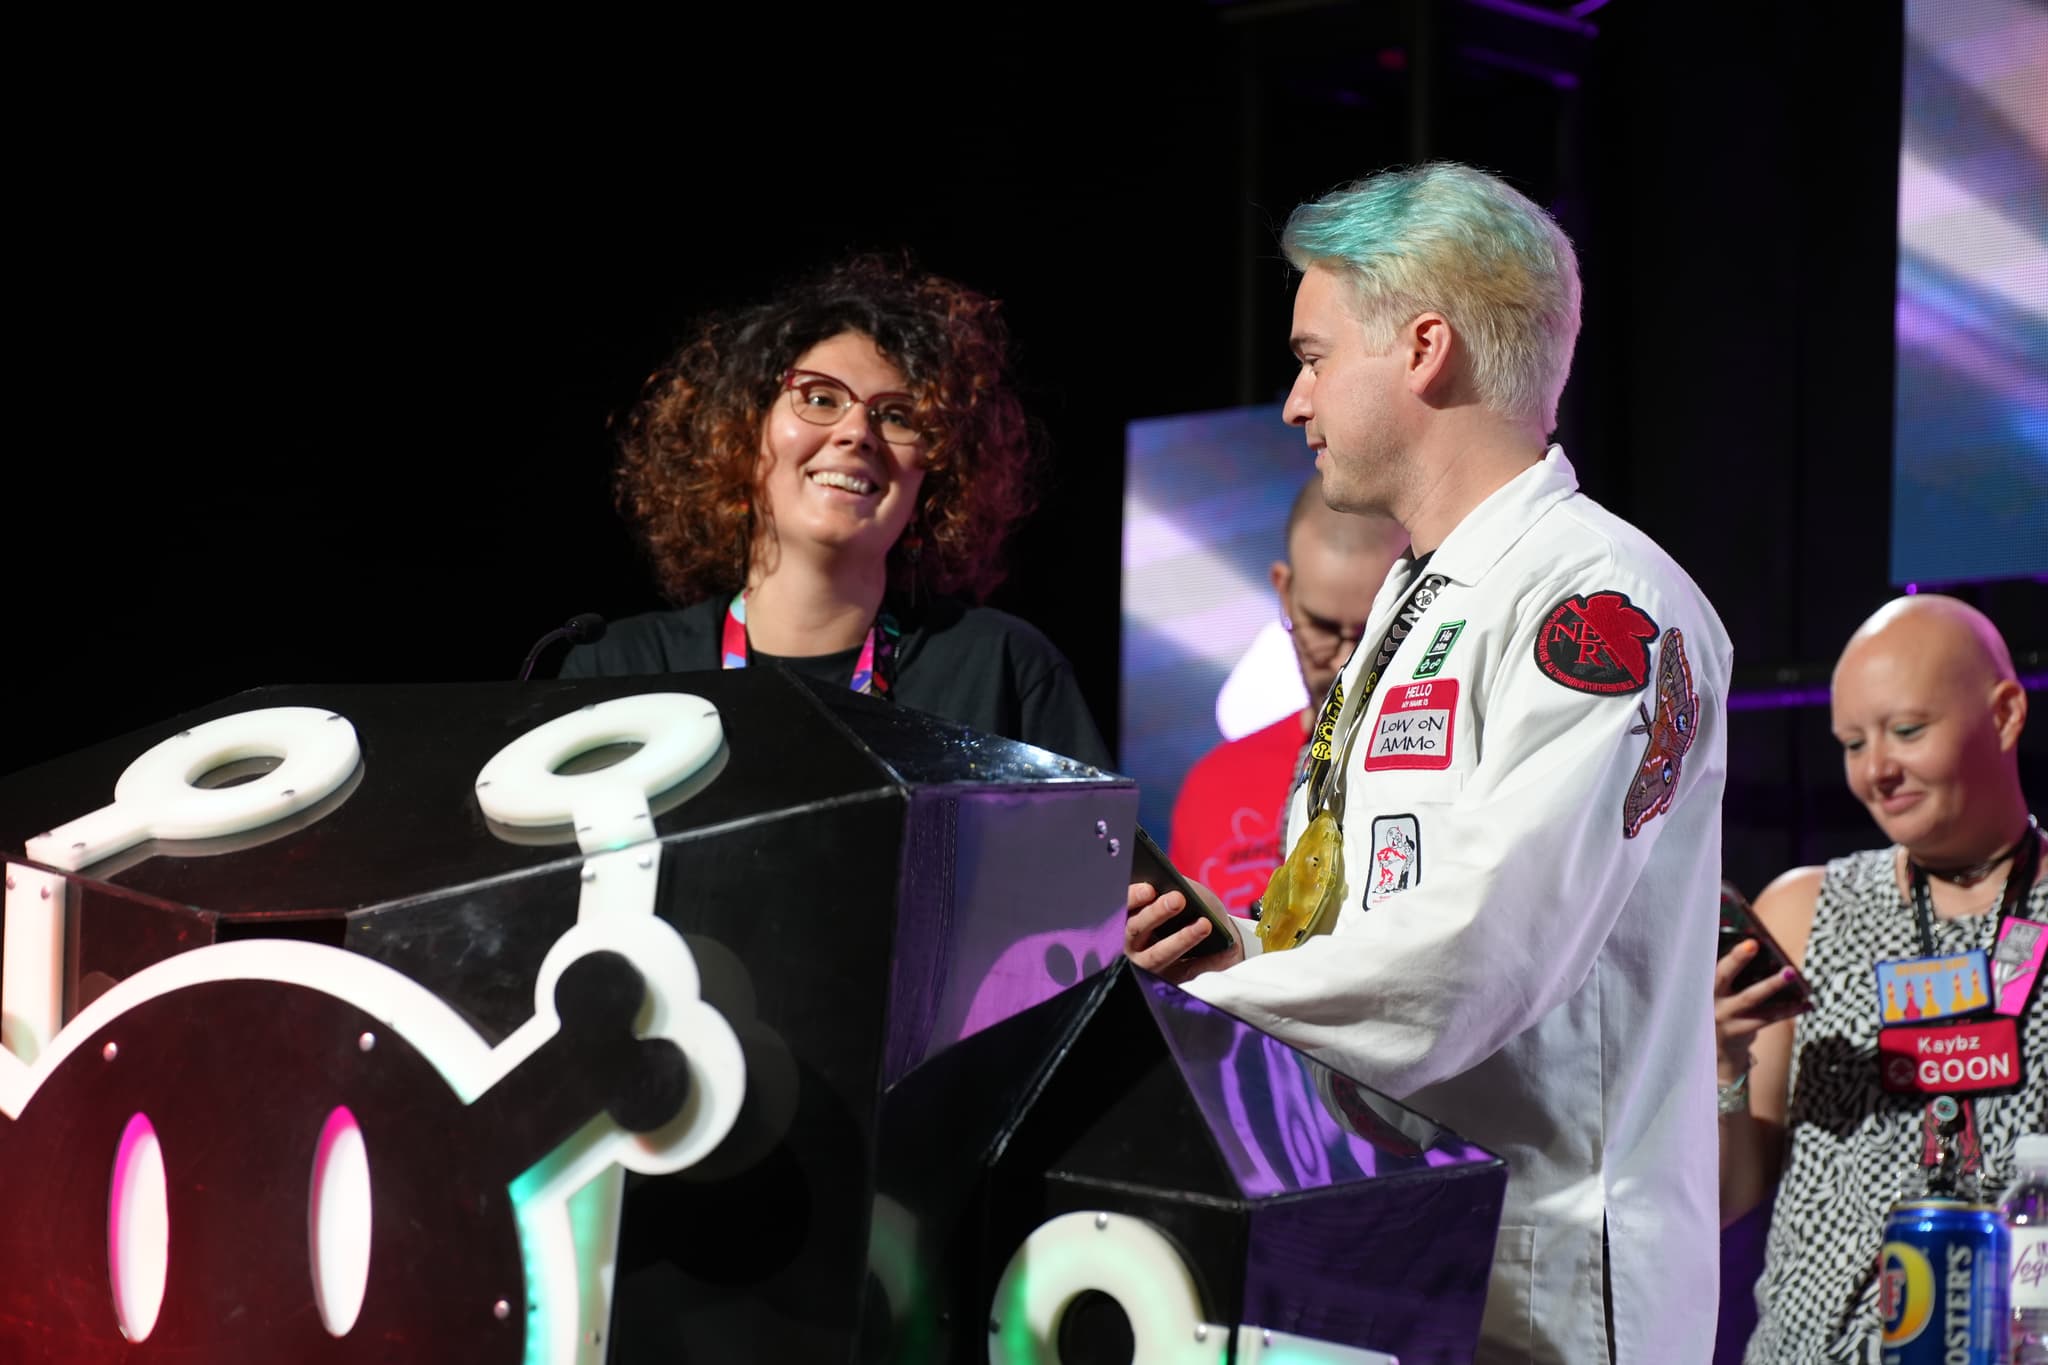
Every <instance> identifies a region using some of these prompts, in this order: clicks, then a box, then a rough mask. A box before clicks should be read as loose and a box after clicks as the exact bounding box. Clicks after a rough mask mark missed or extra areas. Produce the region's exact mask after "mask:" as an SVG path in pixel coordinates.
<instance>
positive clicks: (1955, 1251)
mask: <svg viewBox="0 0 2048 1365" xmlns="http://www.w3.org/2000/svg"><path fill="white" fill-rule="evenodd" d="M2007 1236H2008V1234H2007V1233H2006V1230H2005V1220H2004V1219H2002V1218H2000V1217H1999V1216H1998V1210H1997V1209H1996V1208H1994V1207H1992V1206H1991V1205H1989V1204H1977V1203H1971V1202H1968V1201H1966V1200H1961V1199H1902V1200H1900V1201H1899V1202H1898V1203H1897V1204H1894V1205H1893V1206H1892V1210H1891V1214H1890V1216H1889V1217H1887V1218H1886V1219H1885V1225H1884V1253H1883V1256H1882V1258H1881V1261H1880V1264H1879V1268H1878V1281H1877V1310H1878V1320H1879V1323H1880V1325H1881V1326H1882V1328H1883V1337H1884V1365H2004V1362H2005V1356H2006V1334H2007V1322H2006V1316H2007V1314H2006V1295H2007V1293H2008V1292H2009V1286H2008V1285H2007V1283H2006V1266H2007V1260H2008V1256H2009V1252H2008V1250H2007V1245H2008V1243H2007Z"/></svg>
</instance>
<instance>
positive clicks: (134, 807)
mask: <svg viewBox="0 0 2048 1365" xmlns="http://www.w3.org/2000/svg"><path fill="white" fill-rule="evenodd" d="M361 752H362V751H361V749H360V748H359V747H358V746H357V744H356V727H355V726H353V725H351V724H349V723H348V721H347V720H346V719H345V718H344V717H342V716H338V715H336V714H335V713H334V712H332V711H324V710H321V709H320V708H318V707H313V706H270V707H265V708H264V709H263V710H261V711H242V712H239V713H237V714H235V715H232V716H222V717H221V718H220V719H219V720H209V721H207V722H205V723H204V724H202V725H195V726H193V727H192V728H191V729H189V730H185V731H182V732H181V733H179V734H176V735H173V736H171V738H169V739H167V740H165V741H164V742H163V743H161V744H159V745H157V746H156V747H155V748H153V749H150V750H148V751H147V752H146V753H144V754H143V755H142V756H141V757H140V758H138V759H136V760H135V761H134V762H133V763H130V764H129V765H128V768H127V771H125V772H123V773H122V774H121V780H120V781H118V782H116V783H115V784H114V804H115V805H117V806H122V807H125V808H127V809H128V810H130V811H132V812H134V815H135V816H136V817H137V818H138V819H139V820H140V821H141V822H142V823H143V824H144V825H145V826H146V827H147V829H148V832H149V834H150V835H151V836H154V837H155V838H158V839H215V838H219V837H220V836H222V835H224V834H241V833H243V832H244V831H247V830H252V829H256V828H258V827H260V826H263V825H267V824H269V823H270V822H271V821H273V820H282V819H284V817H286V816H287V815H296V814H298V813H299V812H300V811H302V810H304V809H305V808H306V807H308V806H310V805H313V804H314V803H315V802H317V801H320V800H322V799H324V798H325V797H327V796H328V795H329V794H331V793H332V792H333V791H334V789H335V788H337V787H339V786H340V785H341V784H342V783H343V782H346V781H347V780H348V775H349V774H350V773H352V772H354V771H355V770H356V760H357V759H358V758H359V757H360V756H361ZM280 756H281V757H282V758H283V760H284V761H283V762H281V763H279V764H278V765H277V766H276V767H275V768H272V769H271V770H270V771H269V772H267V773H265V774H263V775H262V776H261V777H258V778H256V779H254V780H253V781H249V782H244V783H241V784H240V785H238V786H233V787H216V788H212V789H210V790H209V789H207V788H204V787H195V786H193V785H192V783H193V781H194V780H195V779H196V778H199V777H202V776H204V775H205V774H207V773H209V772H212V771H213V770H214V769H215V768H218V767H220V766H221V765H222V764H224V763H233V762H235V761H237V760H238V759H244V758H276V757H280ZM110 851H111V850H110Z"/></svg>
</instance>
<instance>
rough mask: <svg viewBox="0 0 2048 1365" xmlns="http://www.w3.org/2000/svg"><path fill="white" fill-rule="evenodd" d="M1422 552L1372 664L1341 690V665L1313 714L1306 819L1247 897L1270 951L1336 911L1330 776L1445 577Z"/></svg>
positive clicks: (1335, 795) (1340, 854)
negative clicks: (1255, 893) (1427, 570)
mask: <svg viewBox="0 0 2048 1365" xmlns="http://www.w3.org/2000/svg"><path fill="white" fill-rule="evenodd" d="M1427 559H1428V556H1424V557H1423V559H1421V560H1417V561H1416V563H1415V575H1416V582H1415V586H1414V587H1412V588H1410V589H1409V590H1408V594H1407V596H1406V597H1404V598H1403V599H1402V601H1401V605H1400V606H1398V607H1396V608H1395V609H1394V616H1393V619H1392V620H1391V621H1389V622H1388V623H1387V629H1386V631H1385V633H1384V634H1382V635H1381V636H1380V640H1379V643H1378V644H1377V645H1375V646H1374V647H1373V655H1372V666H1371V667H1370V668H1369V669H1366V670H1365V671H1364V674H1363V676H1362V677H1361V678H1360V679H1359V689H1358V691H1357V693H1356V694H1354V695H1352V696H1350V697H1347V696H1346V695H1345V691H1344V674H1343V672H1342V671H1341V670H1340V671H1339V672H1338V674H1337V679H1336V681H1335V682H1333V683H1331V684H1330V695H1329V696H1328V697H1327V698H1325V699H1324V701H1323V709H1322V712H1321V714H1320V715H1319V716H1318V717H1317V718H1316V728H1315V734H1314V736H1313V738H1312V740H1311V742H1310V744H1309V759H1308V774H1307V776H1306V777H1305V778H1304V779H1303V781H1304V782H1305V783H1306V784H1307V787H1308V792H1307V807H1306V809H1307V813H1308V823H1307V825H1305V826H1304V827H1303V829H1302V832H1301V837H1300V838H1299V839H1297V840H1295V844H1294V847H1293V848H1292V849H1291V850H1289V852H1288V854H1287V858H1286V860H1285V861H1284V862H1282V863H1281V864H1280V866H1279V867H1278V868H1277V869H1275V870H1274V873H1273V880H1272V881H1270V882H1268V883H1267V885H1266V892H1265V894H1264V895H1262V896H1260V897H1259V899H1258V900H1257V901H1256V902H1254V903H1253V905H1252V917H1253V918H1254V919H1256V920H1258V921H1259V930H1258V933H1259V938H1260V940H1261V942H1263V943H1264V944H1265V947H1266V951H1267V952H1274V951H1276V950H1284V949H1287V948H1292V947H1294V946H1295V945H1297V944H1299V943H1300V942H1301V941H1302V940H1303V939H1305V938H1307V937H1309V936H1310V935H1311V934H1315V933H1320V932H1324V931H1326V930H1327V929H1328V928H1329V927H1330V923H1331V922H1332V921H1333V920H1334V918H1335V916H1336V911H1337V906H1338V902H1339V901H1340V899H1341V896H1340V892H1341V890H1342V887H1343V885H1344V840H1343V826H1344V804H1343V796H1344V792H1343V789H1342V788H1338V789H1337V790H1335V791H1332V787H1333V785H1334V784H1333V779H1334V778H1335V777H1336V775H1337V774H1338V773H1340V772H1342V771H1343V768H1344V764H1345V762H1346V759H1347V757H1348V755H1349V754H1350V752H1351V744H1352V741H1353V740H1354V739H1355V738H1356V737H1357V735H1358V730H1359V727H1360V724H1361V723H1362V722H1363V720H1364V717H1365V716H1366V714H1367V712H1368V709H1369V708H1370V706H1371V703H1372V697H1373V693H1374V692H1376V691H1378V690H1379V685H1380V679H1381V678H1382V677H1384V676H1385V675H1386V671H1387V665H1388V664H1390V663H1392V662H1393V659H1394V655H1395V654H1397V653H1399V652H1400V649H1401V645H1402V642H1403V641H1405V640H1406V639H1407V638H1408V637H1409V636H1410V635H1412V634H1413V633H1414V631H1415V626H1416V623H1417V622H1419V621H1420V620H1421V619H1422V616H1423V613H1425V612H1427V611H1428V610H1429V608H1430V604H1431V603H1433V602H1435V601H1436V596H1437V593H1438V592H1440V591H1441V590H1442V589H1443V586H1444V585H1445V584H1446V583H1448V582H1450V579H1449V577H1448V576H1446V575H1444V574H1428V575H1425V574H1423V572H1422V566H1423V564H1424V563H1426V562H1427ZM1347 717H1348V719H1349V723H1348V724H1346V723H1345V721H1346V718H1347ZM1340 728H1341V729H1342V730H1343V734H1344V739H1343V742H1342V744H1341V745H1340V744H1339V742H1338V739H1337V734H1338V731H1339V729H1340Z"/></svg>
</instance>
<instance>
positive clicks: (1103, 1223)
mask: <svg viewBox="0 0 2048 1365" xmlns="http://www.w3.org/2000/svg"><path fill="white" fill-rule="evenodd" d="M1108 1226H1109V1215H1108V1214H1106V1213H1098V1214H1096V1215H1095V1230H1096V1231H1097V1232H1100V1231H1102V1229H1104V1228H1106V1227H1108Z"/></svg>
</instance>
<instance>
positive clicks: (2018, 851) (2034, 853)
mask: <svg viewBox="0 0 2048 1365" xmlns="http://www.w3.org/2000/svg"><path fill="white" fill-rule="evenodd" d="M1906 867H1907V869H1908V871H1909V872H1910V875H1911V879H1912V886H1913V922H1914V926H1915V927H1916V928H1918V929H1919V931H1920V954H1921V956H1923V957H1933V956H1934V897H1933V894H1932V893H1931V892H1930V891H1929V890H1928V887H1927V869H1926V868H1924V867H1922V866H1920V864H1918V863H1916V862H1914V861H1913V860H1912V859H1910V858H1908V859H1907V860H1906ZM2040 870H2041V836H2040V833H2039V831H2038V830H2037V829H2036V828H2035V825H2034V821H2033V820H2032V819H2031V818H2029V819H2028V821H2027V833H2026V837H2025V838H2023V839H2021V840H2020V846H2019V847H2017V848H2015V849H2014V850H2013V854H2012V870H2011V871H2010V872H2008V873H2006V874H2005V890H2004V892H2003V893H2002V894H2001V895H2000V896H1999V898H1998V927H1997V928H1995V929H1994V930H1992V932H1991V942H1992V944H1993V946H1994V947H1995V946H1996V945H1997V943H1998V940H1999V938H2000V936H2001V935H2003V934H2004V932H2005V924H2006V921H2007V920H2009V919H2011V918H2012V917H2013V916H2014V915H2015V914H2017V913H2019V908H2020V906H2022V905H2024V904H2025V903H2026V899H2027V893H2028V892H2030V891H2032V890H2033V889H2034V877H2035V876H2036V875H2037V874H2038V873H2039V872H2040ZM2042 975H2048V972H2044V973H2042ZM2039 984H2040V983H2039V979H2038V978H2036V981H2035V985H2036V987H2037V988H2038V986H2039ZM2027 1000H2028V1003H2029V1004H2031V1003H2032V1002H2033V993H2032V992H2030V993H2029V994H2028V996H2027ZM2023 1017H2024V1016H2023Z"/></svg>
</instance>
